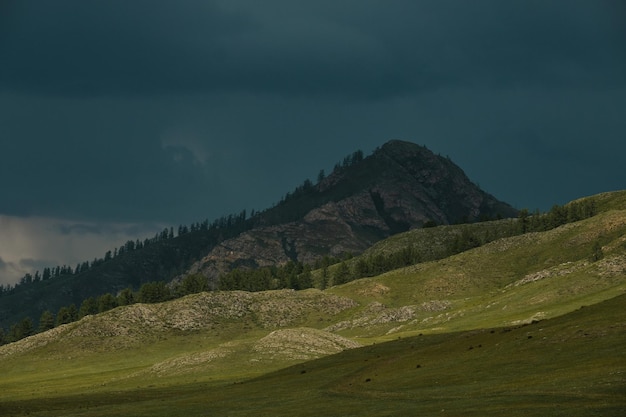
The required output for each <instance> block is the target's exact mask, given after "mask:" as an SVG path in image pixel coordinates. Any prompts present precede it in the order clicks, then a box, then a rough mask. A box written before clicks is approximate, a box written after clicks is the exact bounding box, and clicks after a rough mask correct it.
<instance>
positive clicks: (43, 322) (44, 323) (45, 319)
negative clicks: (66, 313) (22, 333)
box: [39, 310, 54, 333]
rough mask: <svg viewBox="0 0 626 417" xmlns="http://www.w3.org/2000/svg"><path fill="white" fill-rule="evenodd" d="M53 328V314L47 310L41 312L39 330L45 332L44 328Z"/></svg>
mask: <svg viewBox="0 0 626 417" xmlns="http://www.w3.org/2000/svg"><path fill="white" fill-rule="evenodd" d="M53 328H54V314H52V312H50V311H49V310H46V311H44V312H43V313H41V317H40V318H39V332H40V333H41V332H45V331H46V330H50V329H53Z"/></svg>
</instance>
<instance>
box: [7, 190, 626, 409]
mask: <svg viewBox="0 0 626 417" xmlns="http://www.w3.org/2000/svg"><path fill="white" fill-rule="evenodd" d="M625 196H626V193H624V192H620V193H610V194H603V195H600V196H596V197H594V198H596V199H598V202H599V203H598V204H599V207H601V212H600V214H598V215H596V216H594V217H592V218H589V219H586V220H583V221H579V222H575V223H570V224H567V225H564V226H561V227H559V228H556V229H553V230H550V231H547V232H541V233H529V234H525V235H521V236H514V237H507V238H502V239H498V240H495V241H493V242H491V243H489V244H486V245H484V246H481V247H479V248H475V249H472V250H469V251H466V252H463V253H460V254H457V255H454V256H451V257H448V258H445V259H442V260H438V261H432V262H426V263H422V264H418V265H415V266H411V267H408V268H403V269H398V270H394V271H391V272H388V273H386V274H383V275H380V276H377V277H372V278H365V279H361V280H356V281H353V282H350V283H348V284H345V285H342V286H336V287H332V288H330V289H328V290H325V291H319V290H306V291H290V290H283V291H270V292H259V293H247V292H212V293H202V294H196V295H191V296H187V297H185V298H182V299H178V300H175V301H172V302H169V303H163V304H149V305H146V304H135V305H132V306H127V307H120V308H117V309H114V310H111V311H109V312H106V313H103V314H100V315H97V316H88V317H85V318H84V319H82V320H81V321H79V322H76V323H71V324H68V325H64V326H60V327H57V328H55V329H53V330H51V331H48V332H46V333H42V334H39V335H36V336H33V337H30V338H27V339H24V340H22V341H19V342H17V343H13V344H9V345H6V346H2V347H0V415H2V416H11V415H16V416H18V415H46V416H66V415H76V416H96V415H109V416H113V415H120V416H121V415H124V416H127V415H137V416H140V415H146V416H147V415H150V416H158V415H164V416H165V415H173V414H179V413H182V412H184V414H185V415H189V416H195V415H198V416H201V415H215V414H220V415H233V416H235V415H250V414H254V415H341V416H346V415H380V416H383V415H409V414H410V415H433V414H438V415H463V416H468V415H469V416H472V415H476V416H479V415H502V414H505V413H506V414H507V415H524V416H528V415H537V416H539V415H542V416H543V415H567V416H575V415H580V416H587V415H602V416H612V415H615V416H617V415H623V410H624V409H625V408H626V396H625V395H624V394H625V392H626V353H625V351H624V349H623V347H624V346H625V345H626V316H624V314H623V311H624V307H626V298H625V297H626V296H625V295H624V292H625V291H626V201H625V200H626V198H625ZM405 238H406V236H405V237H402V236H398V237H396V238H392V239H396V241H387V242H382V243H381V244H380V245H381V246H380V247H381V248H389V247H390V246H391V245H396V244H398V243H397V242H399V241H402V239H405ZM394 242H396V243H394ZM598 247H600V248H601V256H600V257H598V256H597V255H598V254H597V248H598ZM372 250H375V249H372ZM381 250H382V249H381ZM583 307H584V308H583ZM358 346H361V347H358ZM316 358H319V359H316Z"/></svg>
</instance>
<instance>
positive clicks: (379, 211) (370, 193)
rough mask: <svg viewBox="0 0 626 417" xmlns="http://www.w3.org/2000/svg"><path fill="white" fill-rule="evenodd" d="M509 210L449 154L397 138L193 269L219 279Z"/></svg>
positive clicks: (289, 202)
mask: <svg viewBox="0 0 626 417" xmlns="http://www.w3.org/2000/svg"><path fill="white" fill-rule="evenodd" d="M514 215H516V210H515V209H513V208H512V207H511V206H509V205H507V204H505V203H502V202H500V201H498V200H497V199H496V198H494V197H493V196H491V195H489V194H487V193H485V192H484V191H482V190H481V189H480V188H478V186H476V185H475V184H474V183H472V182H471V181H470V180H469V179H468V178H467V176H466V175H465V174H464V172H463V170H461V169H460V168H459V167H458V166H456V165H455V164H454V163H452V162H451V161H450V160H449V159H447V158H443V157H441V156H438V155H435V154H433V153H432V152H431V151H429V150H428V149H426V148H425V147H421V146H418V145H415V144H412V143H409V142H402V141H397V140H394V141H390V142H388V143H386V144H385V145H383V146H382V147H381V148H379V149H377V150H376V151H375V152H374V153H373V154H372V155H370V156H368V157H367V158H365V159H363V160H361V161H359V162H357V163H355V164H353V165H350V166H347V167H342V168H337V169H335V171H334V172H333V173H332V174H331V175H329V176H328V177H326V178H324V179H323V180H322V181H320V182H319V183H318V184H316V185H315V186H311V187H310V188H309V189H306V190H305V191H302V193H301V194H299V195H297V196H293V197H291V198H287V199H285V200H284V201H283V202H282V203H281V204H279V205H277V206H276V207H274V208H273V209H270V210H268V211H266V212H264V213H262V214H260V215H259V216H258V225H257V226H256V227H254V228H253V229H251V230H249V231H247V232H245V233H243V234H241V235H240V236H237V237H235V238H232V239H228V240H226V241H224V242H222V243H220V244H218V245H217V246H216V247H215V248H213V249H212V250H211V251H210V252H209V253H208V254H207V255H206V256H205V257H204V258H203V259H202V260H200V261H199V262H197V263H196V264H195V265H193V267H192V268H191V271H190V272H201V273H203V274H205V275H206V276H208V277H210V278H212V279H216V278H217V277H218V276H219V275H220V274H221V273H224V272H227V271H229V270H231V269H233V268H236V267H242V266H243V267H257V266H268V265H276V264H281V263H285V262H287V261H289V260H294V261H295V260H297V261H301V262H305V263H310V262H313V261H315V260H316V259H319V258H321V257H322V256H324V255H331V256H338V255H340V254H342V253H348V252H349V253H354V254H357V253H360V252H362V251H363V250H365V249H366V248H368V247H369V246H371V245H372V244H373V243H374V242H376V241H378V240H380V239H382V238H385V237H388V236H390V235H392V234H395V233H398V232H402V231H406V230H409V229H411V228H415V227H421V226H422V225H423V224H424V223H426V222H428V221H433V222H436V223H438V224H449V223H454V222H458V221H472V220H477V219H479V218H495V217H499V216H501V217H509V216H514Z"/></svg>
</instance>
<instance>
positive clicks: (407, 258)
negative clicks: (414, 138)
mask: <svg viewBox="0 0 626 417" xmlns="http://www.w3.org/2000/svg"><path fill="white" fill-rule="evenodd" d="M596 213H597V208H596V205H595V202H594V201H593V200H592V199H588V200H582V201H579V202H573V203H570V204H568V205H566V206H559V205H555V206H553V207H552V208H551V209H550V211H548V212H546V213H539V212H538V211H535V213H533V214H532V215H531V214H530V213H529V212H528V210H526V209H523V210H520V212H519V216H518V219H517V220H516V221H514V222H511V226H510V229H509V230H507V231H505V232H504V234H505V235H509V236H512V235H519V234H524V233H529V232H540V231H547V230H550V229H553V228H556V227H558V226H561V225H563V224H566V223H570V222H575V221H579V220H583V219H586V218H589V217H592V216H594V215H595V214H596ZM245 220H246V215H245V212H242V213H240V214H239V215H238V216H229V217H226V218H224V220H220V222H218V223H215V222H214V223H213V224H212V225H211V226H208V224H207V227H208V228H211V227H230V226H232V225H233V224H235V223H237V222H239V223H243V222H245ZM222 221H223V222H224V223H223V225H222V223H221V222H222ZM433 226H434V224H431V223H428V225H427V227H433ZM193 227H194V231H196V230H202V229H201V228H202V227H203V226H202V224H197V225H196V226H193ZM207 230H208V229H207ZM183 234H185V232H183ZM172 235H173V231H172V230H171V229H170V230H166V231H163V232H162V233H161V234H158V235H157V237H155V239H171V238H172V237H171V236H172ZM179 235H180V233H179ZM500 237H502V236H501V235H499V234H497V233H495V234H490V233H489V232H488V230H487V231H480V229H478V231H472V230H470V229H469V228H467V227H464V228H461V230H460V232H459V233H457V234H456V235H455V236H454V238H453V239H451V240H450V241H449V242H448V243H447V244H446V245H445V247H444V248H443V250H442V251H440V252H435V253H432V254H430V255H424V253H423V252H422V251H419V250H417V248H416V247H415V246H413V245H407V246H405V247H402V248H400V249H398V250H396V251H393V252H390V253H377V254H375V255H369V256H360V257H358V258H356V259H352V256H351V255H350V254H345V255H344V256H343V257H342V258H337V257H330V256H324V257H323V258H321V259H319V260H318V261H316V262H315V263H314V264H313V265H308V264H303V263H301V262H296V261H289V262H287V263H286V264H285V265H282V266H269V267H260V268H254V269H243V268H237V269H234V270H232V271H230V272H228V273H225V274H222V275H221V276H220V277H219V279H218V289H219V290H223V291H231V290H243V291H265V290H275V289H284V288H291V289H295V290H303V289H306V288H312V287H317V288H319V289H325V288H327V287H330V286H333V285H340V284H344V283H347V282H350V281H352V280H355V279H359V278H364V277H370V276H376V275H380V274H382V273H384V272H388V271H391V270H394V269H397V268H402V267H406V266H410V265H415V264H418V263H421V262H425V261H432V260H436V259H442V258H445V257H448V256H451V255H454V254H457V253H461V252H464V251H466V250H469V249H471V248H474V247H478V246H481V245H483V244H485V243H488V242H490V241H492V240H495V239H498V238H500ZM130 247H132V249H130ZM130 247H129V248H126V245H125V249H124V250H135V249H137V247H136V246H135V245H131V246H130ZM122 253H123V252H122ZM116 256H120V255H119V250H118V251H117V255H116ZM106 258H107V256H106V255H105V259H106ZM601 258H602V250H601V247H599V245H598V244H596V245H594V247H593V253H592V255H591V256H590V259H591V260H592V261H597V260H599V259H601ZM337 264H338V265H337ZM333 265H335V266H334V267H333V268H332V270H331V268H330V267H331V266H333ZM314 269H316V270H318V271H319V274H317V276H316V277H314V274H313V270H314ZM44 271H45V273H46V275H47V274H48V273H50V274H51V276H50V277H52V274H53V272H52V271H51V270H50V271H49V272H48V271H46V270H44ZM61 271H62V269H61V268H60V269H59V273H60V272H61ZM54 273H55V274H56V271H55V272H54ZM55 276H56V275H55ZM42 279H43V277H42ZM208 290H210V287H209V283H208V280H207V278H206V277H204V276H202V275H200V274H191V275H188V276H186V277H185V278H184V279H182V280H181V281H180V282H178V283H176V284H172V285H167V284H166V283H165V282H164V281H153V282H149V283H145V284H143V285H141V287H140V288H139V289H138V290H137V291H133V290H132V289H131V288H126V289H124V290H122V291H120V292H119V293H118V294H116V295H113V294H110V293H107V294H104V295H101V296H99V297H89V298H87V299H85V300H83V302H82V303H81V305H80V307H76V305H74V304H71V305H69V306H64V307H61V308H60V309H59V311H58V312H57V313H56V314H54V313H52V312H50V311H44V312H43V313H42V314H41V317H40V318H39V321H38V325H37V326H35V324H34V322H33V320H32V319H31V318H30V317H26V318H24V319H23V320H21V321H20V322H19V323H15V324H14V325H12V326H11V327H10V329H9V331H8V333H5V331H4V329H2V328H1V327H0V345H1V344H4V343H9V342H13V341H17V340H20V339H22V338H24V337H27V336H30V335H33V334H35V333H38V332H43V331H46V330H49V329H52V328H54V327H56V326H59V325H62V324H66V323H71V322H74V321H76V320H79V319H81V318H82V317H85V316H86V315H90V314H98V313H102V312H105V311H108V310H111V309H113V308H116V307H118V306H125V305H131V304H134V303H157V302H163V301H169V300H172V299H175V298H179V297H183V296H185V295H188V294H194V293H199V292H202V291H208Z"/></svg>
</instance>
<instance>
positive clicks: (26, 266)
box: [0, 215, 164, 285]
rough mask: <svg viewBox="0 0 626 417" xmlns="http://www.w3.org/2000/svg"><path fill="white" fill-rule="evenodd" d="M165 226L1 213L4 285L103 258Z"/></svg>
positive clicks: (0, 274) (0, 262) (1, 280)
mask: <svg viewBox="0 0 626 417" xmlns="http://www.w3.org/2000/svg"><path fill="white" fill-rule="evenodd" d="M163 228H164V226H163V225H156V224H121V223H93V222H92V223H85V222H75V221H68V220H62V219H54V218H45V217H35V218H22V217H14V216H4V215H0V230H1V231H2V232H1V233H2V239H0V285H7V284H9V285H12V284H15V283H16V282H18V281H19V280H20V279H21V278H22V277H23V276H24V275H25V274H27V273H29V274H34V272H35V271H39V272H40V273H42V272H43V269H44V268H46V267H49V268H54V267H56V266H63V265H67V266H70V267H71V268H72V269H74V268H75V267H76V264H78V263H83V262H85V261H88V262H91V261H92V260H93V259H94V258H103V257H104V254H105V253H106V251H108V250H111V251H112V250H113V249H114V248H116V247H120V246H122V245H123V244H125V243H126V242H127V241H128V240H135V239H138V238H139V239H142V240H143V239H144V238H151V237H153V236H154V235H155V233H157V232H160V231H162V230H163Z"/></svg>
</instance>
